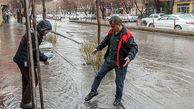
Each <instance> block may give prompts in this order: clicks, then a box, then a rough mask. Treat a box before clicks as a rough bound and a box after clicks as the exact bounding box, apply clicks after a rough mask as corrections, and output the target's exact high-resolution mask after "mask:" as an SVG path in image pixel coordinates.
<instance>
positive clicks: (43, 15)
mask: <svg viewBox="0 0 194 109" xmlns="http://www.w3.org/2000/svg"><path fill="white" fill-rule="evenodd" d="M42 8H43V14H42V17H43V20H45V19H46V7H45V0H42Z"/></svg>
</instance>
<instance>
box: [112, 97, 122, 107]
mask: <svg viewBox="0 0 194 109" xmlns="http://www.w3.org/2000/svg"><path fill="white" fill-rule="evenodd" d="M120 104H121V99H119V98H115V101H114V103H113V105H114V106H118V105H120Z"/></svg>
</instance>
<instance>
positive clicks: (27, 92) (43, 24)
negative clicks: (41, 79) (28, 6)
mask: <svg viewBox="0 0 194 109" xmlns="http://www.w3.org/2000/svg"><path fill="white" fill-rule="evenodd" d="M50 30H52V26H51V23H50V22H49V21H48V20H42V21H40V22H39V23H38V25H37V36H38V44H39V45H40V43H41V42H42V40H43V36H44V35H46V34H47V33H48V32H49V31H50ZM31 36H32V49H33V58H34V67H35V68H36V67H37V61H36V45H35V37H34V31H33V30H31ZM27 51H28V50H27V35H26V34H25V35H24V36H23V37H22V40H21V42H20V45H19V48H18V50H17V52H16V54H15V56H14V58H13V61H14V62H15V63H16V64H17V65H18V67H19V69H20V71H21V73H22V102H21V105H20V107H22V108H32V103H31V88H30V78H29V66H28V65H29V61H28V52H27ZM40 60H41V61H43V62H44V63H45V64H46V65H48V64H49V60H48V58H47V56H45V55H42V54H41V53H40ZM35 79H36V85H37V84H38V80H37V75H36V70H35Z"/></svg>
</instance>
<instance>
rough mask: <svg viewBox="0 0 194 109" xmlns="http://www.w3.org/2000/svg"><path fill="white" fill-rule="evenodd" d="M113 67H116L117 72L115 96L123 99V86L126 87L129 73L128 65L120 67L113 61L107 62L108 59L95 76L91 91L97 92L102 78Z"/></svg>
mask: <svg viewBox="0 0 194 109" xmlns="http://www.w3.org/2000/svg"><path fill="white" fill-rule="evenodd" d="M112 69H115V72H116V79H115V83H116V95H115V98H118V99H121V98H122V93H123V87H124V80H125V76H126V73H127V66H126V67H120V68H118V67H117V66H116V65H113V64H112V63H109V62H107V61H106V60H105V61H104V63H103V64H102V66H101V68H100V70H99V71H98V73H97V74H96V76H95V79H94V82H93V84H92V88H91V92H96V91H97V89H98V86H99V85H100V82H101V80H102V79H103V77H104V76H105V75H106V74H107V73H108V72H109V71H110V70H112Z"/></svg>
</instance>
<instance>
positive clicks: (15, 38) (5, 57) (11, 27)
mask: <svg viewBox="0 0 194 109" xmlns="http://www.w3.org/2000/svg"><path fill="white" fill-rule="evenodd" d="M24 33H25V26H24V25H21V24H19V23H17V22H16V21H15V19H13V18H11V20H10V23H9V24H4V23H3V24H2V25H1V26H0V79H2V78H3V77H4V76H6V75H7V74H10V73H15V72H19V70H18V68H17V65H16V64H15V63H14V62H13V56H14V55H15V52H16V50H17V48H18V45H19V43H20V40H21V37H22V36H23V35H24Z"/></svg>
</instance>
